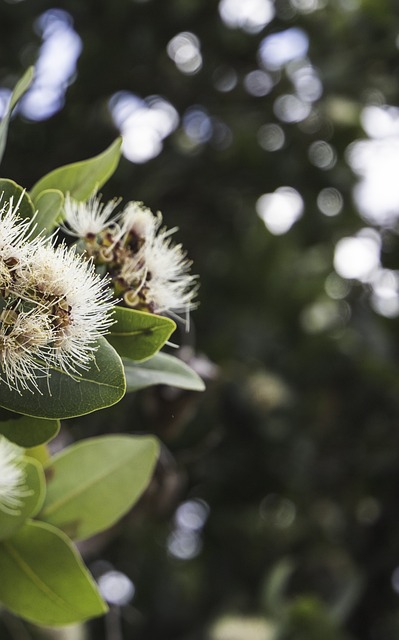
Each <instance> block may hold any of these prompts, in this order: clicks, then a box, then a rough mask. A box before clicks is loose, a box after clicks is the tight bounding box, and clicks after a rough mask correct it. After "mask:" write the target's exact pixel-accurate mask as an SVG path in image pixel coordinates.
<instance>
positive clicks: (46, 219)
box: [34, 189, 64, 235]
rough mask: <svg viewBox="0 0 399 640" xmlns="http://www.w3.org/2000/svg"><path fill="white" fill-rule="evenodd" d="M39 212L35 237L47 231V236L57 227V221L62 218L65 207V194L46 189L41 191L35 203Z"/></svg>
mask: <svg viewBox="0 0 399 640" xmlns="http://www.w3.org/2000/svg"><path fill="white" fill-rule="evenodd" d="M34 206H35V209H36V210H37V214H36V218H35V222H36V228H35V235H38V234H39V233H40V232H41V231H46V232H47V235H48V234H49V233H51V231H52V230H53V229H54V227H55V226H56V222H57V219H58V218H60V216H61V214H62V211H63V207H64V194H63V193H62V192H61V191H59V190H58V189H46V190H45V191H41V193H40V194H39V195H38V197H37V198H36V200H35V201H34Z"/></svg>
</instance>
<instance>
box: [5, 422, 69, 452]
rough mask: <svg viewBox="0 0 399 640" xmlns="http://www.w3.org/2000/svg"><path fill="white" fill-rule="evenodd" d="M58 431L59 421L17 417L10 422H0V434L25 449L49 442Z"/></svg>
mask: <svg viewBox="0 0 399 640" xmlns="http://www.w3.org/2000/svg"><path fill="white" fill-rule="evenodd" d="M11 415H16V414H11ZM59 430H60V422H59V420H43V419H42V418H33V417H32V416H23V415H18V416H17V417H16V418H13V419H11V420H5V421H3V422H0V433H1V434H3V436H5V437H6V438H8V440H11V442H15V444H18V445H19V446H20V447H25V448H29V447H37V446H38V445H39V444H44V443H46V442H49V440H52V438H54V437H55V436H56V435H57V433H58V431H59Z"/></svg>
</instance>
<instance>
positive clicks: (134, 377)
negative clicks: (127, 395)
mask: <svg viewBox="0 0 399 640" xmlns="http://www.w3.org/2000/svg"><path fill="white" fill-rule="evenodd" d="M123 366H124V367H125V376H126V385H127V391H128V392H130V391H137V389H143V388H144V387H150V386H151V385H154V384H167V385H169V386H171V387H178V388H179V389H187V390H190V391H203V390H204V389H205V384H204V382H203V380H202V379H201V378H200V377H199V375H198V373H196V372H195V371H194V370H193V369H191V367H189V366H188V365H187V364H186V363H185V362H183V361H182V360H179V359H178V358H175V357H174V356H170V355H168V354H166V353H157V354H156V355H155V356H153V357H152V358H151V359H150V360H146V362H132V361H131V360H127V359H125V358H124V359H123Z"/></svg>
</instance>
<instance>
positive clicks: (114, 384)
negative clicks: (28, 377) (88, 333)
mask: <svg viewBox="0 0 399 640" xmlns="http://www.w3.org/2000/svg"><path fill="white" fill-rule="evenodd" d="M98 345H99V348H98V349H97V351H96V353H95V359H94V360H93V363H92V364H91V366H90V369H89V370H88V371H83V372H82V374H81V376H80V377H75V378H72V377H71V376H70V375H67V374H65V373H63V372H61V371H58V370H55V369H52V370H51V377H50V378H49V379H47V378H46V377H44V378H38V379H37V384H38V387H39V391H34V392H31V391H27V390H25V391H23V392H21V393H18V392H17V391H13V390H11V389H9V388H8V387H7V385H5V384H3V385H2V386H0V406H1V407H5V408H6V409H9V410H10V411H16V412H17V413H22V414H24V415H28V416H36V417H38V418H48V419H53V418H55V419H62V418H73V417H76V416H81V415H84V414H86V413H91V412H92V411H96V410H98V409H103V408H104V407H109V406H110V405H112V404H115V403H116V402H118V401H119V400H120V399H121V398H122V397H123V395H124V394H125V389H126V382H125V376H124V371H123V365H122V362H121V359H120V357H119V356H118V354H117V353H116V351H115V350H114V349H113V348H112V347H111V345H109V344H108V342H107V340H106V339H105V338H103V337H100V338H99V339H98Z"/></svg>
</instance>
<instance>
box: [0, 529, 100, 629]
mask: <svg viewBox="0 0 399 640" xmlns="http://www.w3.org/2000/svg"><path fill="white" fill-rule="evenodd" d="M0 576H1V580H0V601H1V602H2V603H3V604H4V605H5V606H6V607H7V608H8V609H10V611H12V612H13V613H15V614H16V615H18V616H20V617H21V618H25V619H26V620H29V621H31V622H34V623H36V624H42V625H49V626H56V625H66V624H71V623H73V622H80V621H82V620H87V619H88V618H93V617H95V616H100V615H102V614H104V613H106V610H107V607H106V605H105V603H104V602H103V600H102V599H101V597H100V594H99V592H98V590H97V587H96V585H95V583H94V580H93V578H92V577H91V575H90V574H89V572H88V571H87V569H86V567H85V566H84V564H83V561H82V559H81V557H80V556H79V554H78V552H77V551H76V549H75V547H74V546H73V545H72V543H71V542H70V540H69V539H68V538H67V536H66V535H65V534H64V533H62V532H61V531H58V530H57V529H56V528H55V527H52V526H51V525H48V524H46V523H44V522H26V523H25V524H24V525H23V526H22V527H21V529H19V531H17V533H16V534H14V536H12V538H9V539H7V540H5V541H3V542H2V543H0Z"/></svg>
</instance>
